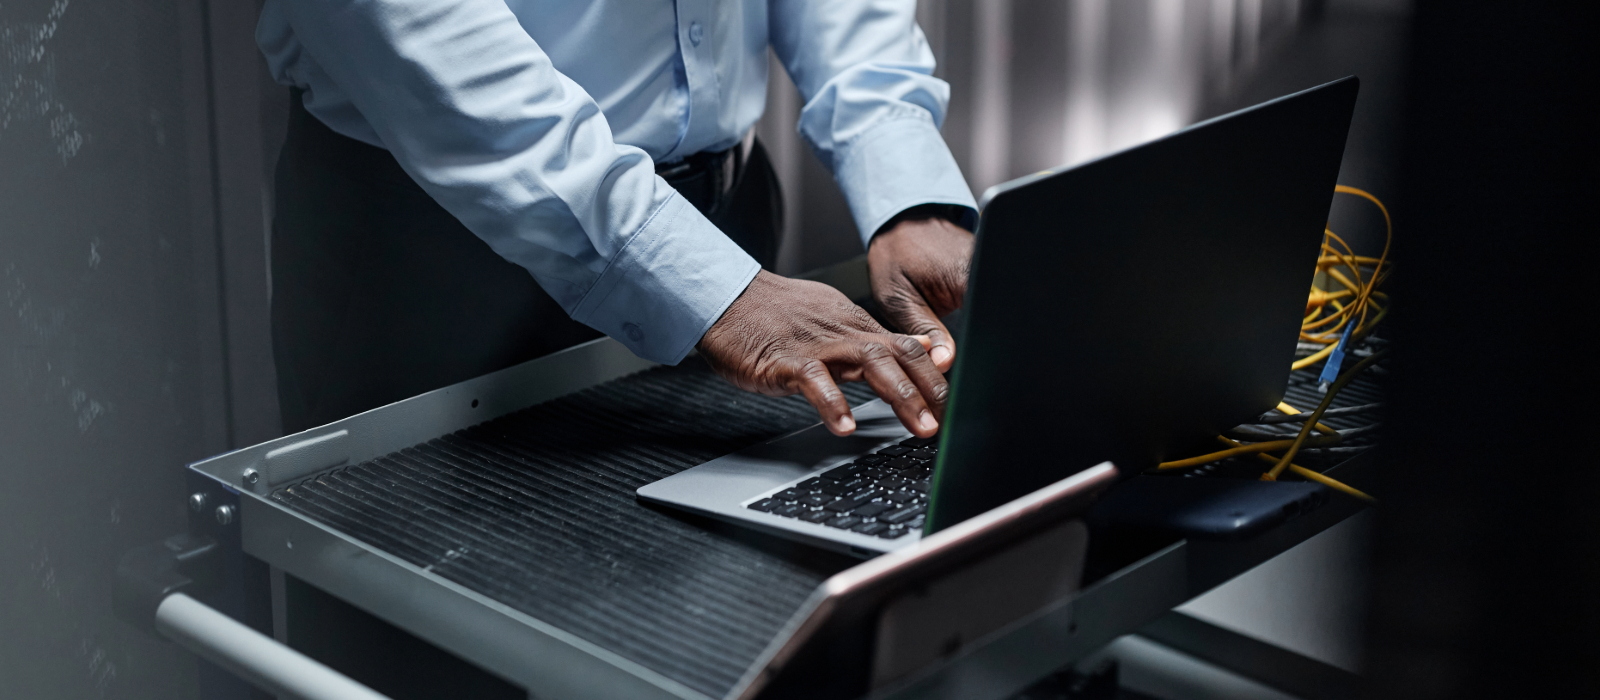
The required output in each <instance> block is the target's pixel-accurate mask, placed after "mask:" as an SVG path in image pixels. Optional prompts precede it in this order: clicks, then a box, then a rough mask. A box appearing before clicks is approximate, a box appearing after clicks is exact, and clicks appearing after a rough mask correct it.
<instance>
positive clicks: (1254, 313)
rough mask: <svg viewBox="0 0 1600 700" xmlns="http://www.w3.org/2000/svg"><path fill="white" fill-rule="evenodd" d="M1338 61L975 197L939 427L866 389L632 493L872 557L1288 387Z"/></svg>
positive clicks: (1197, 448)
mask: <svg viewBox="0 0 1600 700" xmlns="http://www.w3.org/2000/svg"><path fill="white" fill-rule="evenodd" d="M1357 88H1358V82H1357V80H1356V78H1355V77H1354V76H1351V77H1347V78H1344V79H1341V80H1337V81H1334V82H1331V83H1328V84H1326V85H1322V86H1319V87H1316V88H1312V89H1310V90H1306V91H1303V92H1299V93H1295V94H1293V95H1289V96H1286V97H1282V98H1279V99H1276V100H1273V101H1270V102H1266V103H1263V104H1260V105H1256V106H1254V107H1250V108H1248V109H1244V110H1241V111H1238V112H1234V113H1232V114H1228V115H1225V116H1222V117H1218V118H1215V119H1211V120H1208V121H1205V122H1201V123H1198V124H1195V125H1193V126H1190V127H1188V128H1186V129H1183V130H1181V131H1178V132H1176V133H1173V134H1171V135H1169V136H1166V137H1164V138H1161V139H1158V140H1155V141H1152V142H1149V143H1145V144H1143V145H1140V146H1136V147H1133V148H1129V149H1127V150H1124V151H1121V152H1118V153H1114V154H1111V155H1108V156H1105V157H1103V158H1100V159H1098V160H1094V161H1091V162H1088V163H1084V164H1081V165H1077V166H1073V167H1070V168H1060V169H1055V170H1049V171H1045V172H1041V173H1037V174H1035V175H1030V176H1027V177H1024V178H1021V179H1018V180H1013V181H1011V182H1007V183H1005V184H1002V185H998V186H996V187H994V188H991V189H990V190H989V191H988V192H986V193H985V194H984V196H983V199H982V201H981V203H980V209H981V210H982V217H981V220H980V223H979V226H978V231H977V238H976V248H975V251H974V254H973V262H972V270H971V277H970V278H969V280H968V286H967V297H966V299H965V302H964V305H963V311H962V313H963V315H964V319H963V321H964V322H963V324H962V328H961V329H960V331H959V332H958V333H957V336H958V340H957V345H956V347H957V352H956V363H955V366H954V367H953V368H952V369H951V397H950V400H949V402H948V403H947V406H946V408H945V417H944V422H943V427H942V429H941V431H940V433H939V435H937V436H935V437H933V438H927V439H922V438H916V437H912V436H911V434H910V433H909V432H908V431H906V430H905V428H903V427H902V426H901V425H900V423H899V421H898V420H897V419H896V418H895V416H894V414H893V413H892V411H891V410H890V408H889V407H888V406H887V405H885V404H883V403H882V402H881V401H873V402H869V403H867V404H865V405H863V406H861V407H859V408H856V409H854V413H855V417H856V422H857V425H858V426H859V427H858V428H857V430H856V432H855V434H853V435H851V436H848V437H837V436H834V435H832V434H831V433H829V432H828V431H827V429H826V428H825V427H824V426H823V425H822V424H821V423H818V424H817V425H815V426H812V427H810V428H806V429H803V430H800V431H798V432H795V433H792V434H790V435H786V436H784V437H780V438H777V439H775V440H772V441H770V442H767V443H764V444H761V445H756V446H754V447H751V448H748V449H745V450H742V451H739V452H736V453H734V454H731V455H727V456H725V457H721V458H718V459H714V460H712V461H710V462H706V463H705V464H701V465H699V466H696V467H693V468H691V469H688V470H685V471H683V472H680V473H678V474H676V475H673V476H671V477H668V478H665V479H662V480H660V481H656V482H654V483H651V484H647V485H645V486H643V487H640V488H639V489H638V491H637V495H638V497H639V498H640V499H641V500H644V501H648V502H653V503H659V504H663V505H666V506H671V507H675V508H682V509H685V510H689V511H693V512H695V513H700V514H704V515H709V516H712V517H716V518H720V519H724V520H729V521H733V522H736V523H739V524H742V525H746V526H749V527H752V528H756V529H759V530H763V531H766V532H769V533H773V534H776V535H780V536H783V537H788V538H792V539H797V540H801V541H804V542H808V543H811V544H814V545H818V546H821V547H826V548H829V549H835V550H840V551H846V552H851V553H855V554H857V555H862V556H871V555H874V554H877V553H882V552H887V551H891V550H895V549H898V548H901V547H906V546H910V545H911V544H913V543H915V542H916V541H918V540H919V539H920V538H921V537H922V536H923V535H925V534H931V533H933V532H936V531H938V530H941V529H943V528H946V527H949V526H951V525H953V524H955V523H959V522H961V521H963V520H966V519H968V518H971V517H973V516H975V515H978V514H980V513H983V512H985V511H988V510H990V509H992V508H995V507H997V506H1000V505H1003V504H1005V503H1007V502H1009V501H1011V500H1013V499H1016V498H1019V497H1021V496H1023V495H1026V494H1029V493H1032V492H1034V491H1036V490H1038V489H1041V488H1044V487H1046V486H1049V485H1051V484H1054V483H1056V482H1058V481H1060V480H1062V479H1064V478H1066V477H1069V476H1072V475H1073V474H1075V473H1077V472H1080V471H1083V470H1086V469H1089V468H1091V467H1094V466H1095V465H1097V464H1100V463H1102V462H1107V461H1110V462H1112V463H1114V464H1115V465H1117V467H1118V469H1119V470H1120V471H1121V472H1122V473H1124V474H1133V473H1137V472H1139V471H1143V470H1144V469H1147V468H1149V467H1153V466H1155V465H1156V464H1157V463H1159V462H1161V461H1163V460H1165V459H1168V458H1174V457H1177V456H1181V455H1188V454H1196V453H1198V452H1201V451H1206V450H1208V449H1210V448H1211V447H1212V442H1213V441H1214V436H1215V435H1217V434H1219V433H1221V432H1222V431H1223V430H1225V429H1227V428H1230V427H1232V426H1234V425H1238V424H1240V423H1243V422H1245V421H1247V420H1250V419H1251V418H1253V417H1255V416H1258V415H1260V414H1262V413H1264V412H1266V411H1268V410H1270V409H1272V408H1273V407H1274V406H1276V405H1277V403H1278V401H1279V400H1281V398H1282V397H1283V394H1284V390H1285V388H1286V386H1287V382H1288V375H1289V372H1288V369H1287V368H1288V366H1289V364H1290V362H1291V361H1292V360H1293V357H1294V350H1295V343H1296V340H1297V337H1298V330H1299V327H1300V321H1301V316H1302V315H1303V313H1304V311H1305V294H1306V290H1307V289H1308V288H1309V286H1310V284H1311V281H1312V277H1313V275H1314V273H1315V261H1316V259H1317V257H1318V253H1319V250H1320V246H1321V241H1322V231H1323V228H1324V226H1325V223H1326V220H1327V216H1328V209H1329V206H1330V204H1331V202H1332V198H1333V188H1334V184H1335V180H1336V178H1337V176H1338V173H1339V164H1340V161H1341V159H1342V158H1343V154H1344V144H1345V136H1346V134H1347V132H1348V131H1349V126H1350V118H1351V114H1352V112H1353V110H1354V108H1355V100H1356V92H1357Z"/></svg>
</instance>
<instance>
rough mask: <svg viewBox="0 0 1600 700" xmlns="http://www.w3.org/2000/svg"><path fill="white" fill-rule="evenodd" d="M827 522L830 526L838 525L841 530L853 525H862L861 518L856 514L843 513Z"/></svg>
mask: <svg viewBox="0 0 1600 700" xmlns="http://www.w3.org/2000/svg"><path fill="white" fill-rule="evenodd" d="M827 524H828V527H836V528H839V529H840V530H848V529H850V528H852V527H855V526H857V525H860V524H861V518H858V517H856V516H854V515H841V516H839V517H837V518H834V519H832V520H829V521H828V523H827Z"/></svg>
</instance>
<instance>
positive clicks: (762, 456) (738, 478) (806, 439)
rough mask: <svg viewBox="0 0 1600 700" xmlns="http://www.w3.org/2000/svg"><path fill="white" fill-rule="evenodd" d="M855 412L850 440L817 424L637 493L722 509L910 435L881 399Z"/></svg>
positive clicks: (718, 459)
mask: <svg viewBox="0 0 1600 700" xmlns="http://www.w3.org/2000/svg"><path fill="white" fill-rule="evenodd" d="M851 413H852V414H853V415H854V416H855V419H856V426H857V427H856V432H855V433H853V434H851V435H850V436H848V437H839V436H837V435H834V434H833V433H830V432H828V429H827V427H826V426H824V425H822V424H821V423H817V424H816V425H813V426H811V427H809V428H806V429H804V430H801V431H799V432H796V433H791V434H789V435H785V436H783V437H780V438H776V439H774V440H771V441H769V442H765V443H762V444H760V445H756V446H754V447H749V448H746V449H743V450H740V451H738V452H735V453H733V454H731V455H727V456H725V457H719V458H717V459H714V460H711V461H709V462H706V463H705V464H702V465H700V466H697V467H693V468H691V469H688V470H685V471H683V472H679V473H678V474H676V475H674V476H669V477H667V478H665V479H662V480H660V481H657V482H655V483H653V484H648V485H646V486H644V487H643V488H640V489H639V492H638V493H639V495H640V496H643V497H645V498H651V499H656V500H662V501H668V502H673V503H679V504H684V505H699V506H701V507H707V506H711V507H710V509H712V510H721V509H722V508H718V507H716V505H724V504H726V500H725V499H729V498H732V499H737V500H744V499H746V498H749V497H751V496H754V495H756V494H760V493H764V492H766V491H769V490H771V489H774V488H777V487H778V486H781V485H783V484H786V483H789V482H792V481H794V480H796V479H799V478H801V477H803V476H805V475H807V474H809V473H811V472H813V471H816V470H818V469H821V468H822V467H827V466H832V465H833V464H836V463H839V462H841V461H843V460H847V459H853V458H855V457H859V456H861V455H862V454H865V453H867V452H870V451H871V450H872V449H873V448H875V447H878V446H880V445H882V444H883V443H884V442H886V441H889V440H895V439H900V438H905V437H909V436H910V435H911V433H910V431H907V430H906V429H905V426H903V425H901V424H900V420H899V419H898V418H896V417H895V415H894V411H893V409H891V408H890V407H889V406H888V405H887V404H885V403H883V401H882V400H875V401H871V402H868V403H865V404H862V405H861V406H858V407H855V408H853V409H851ZM714 504H715V505H714Z"/></svg>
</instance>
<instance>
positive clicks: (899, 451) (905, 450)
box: [878, 445, 911, 457]
mask: <svg viewBox="0 0 1600 700" xmlns="http://www.w3.org/2000/svg"><path fill="white" fill-rule="evenodd" d="M910 452H911V448H909V447H901V446H899V445H890V446H888V447H885V448H883V449H881V450H878V454H880V455H883V456H884V457H899V456H900V455H903V454H909V453H910Z"/></svg>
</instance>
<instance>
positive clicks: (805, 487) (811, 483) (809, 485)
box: [795, 477, 822, 491]
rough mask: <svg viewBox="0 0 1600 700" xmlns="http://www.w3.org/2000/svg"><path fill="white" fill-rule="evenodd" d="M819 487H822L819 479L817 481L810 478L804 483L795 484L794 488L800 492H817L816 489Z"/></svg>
mask: <svg viewBox="0 0 1600 700" xmlns="http://www.w3.org/2000/svg"><path fill="white" fill-rule="evenodd" d="M821 485H822V480H821V479H818V478H816V477H811V478H810V479H806V480H805V481H802V482H800V483H798V484H795V488H796V489H798V490H800V491H815V490H817V487H818V486H821Z"/></svg>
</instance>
